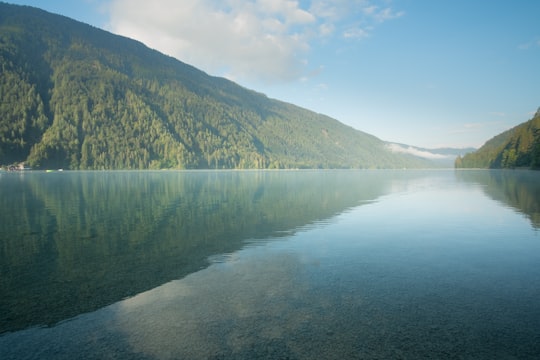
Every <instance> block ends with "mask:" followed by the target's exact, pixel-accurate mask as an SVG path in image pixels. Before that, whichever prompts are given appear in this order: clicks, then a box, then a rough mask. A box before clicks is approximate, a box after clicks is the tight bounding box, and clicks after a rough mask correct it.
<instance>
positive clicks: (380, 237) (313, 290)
mask: <svg viewBox="0 0 540 360" xmlns="http://www.w3.org/2000/svg"><path fill="white" fill-rule="evenodd" d="M63 175H64V174H62V176H63ZM69 175H70V176H74V177H75V179H76V180H70V181H71V184H76V185H73V189H72V190H75V189H76V188H78V187H79V185H80V184H82V183H84V182H85V181H87V180H84V179H85V176H87V175H89V176H90V177H92V176H96V177H97V178H94V179H93V180H91V181H89V182H88V185H87V186H90V188H93V187H95V186H98V185H97V184H100V183H101V180H99V179H100V176H107V177H112V179H116V178H117V179H118V182H116V180H109V182H107V181H106V182H105V183H102V184H101V185H100V186H98V188H99V189H100V190H99V191H97V190H93V191H88V190H84V191H80V192H79V195H77V196H78V197H77V198H76V201H74V202H75V203H79V202H80V201H82V200H81V199H84V207H83V206H75V205H74V204H73V203H69V201H68V200H67V199H68V198H65V199H62V201H59V200H58V199H57V200H56V201H57V204H58V203H62V209H63V210H58V206H52V205H51V204H54V203H55V202H54V201H52V200H51V199H55V198H56V197H58V196H60V195H59V194H64V191H58V192H57V193H56V195H54V196H53V195H51V193H50V192H51V191H42V192H40V191H37V190H36V188H39V187H40V186H44V185H45V184H46V183H47V182H48V181H49V180H44V178H41V179H39V180H40V182H37V181H36V180H32V181H29V180H28V178H27V177H26V175H25V178H24V179H19V178H15V177H13V178H10V179H11V180H9V181H13V182H14V183H16V184H19V185H20V183H24V186H27V187H29V188H32V189H34V191H35V192H34V194H38V193H40V194H41V196H39V198H40V199H41V201H42V202H43V206H42V208H41V209H42V210H41V211H44V212H47V211H48V212H50V213H54V214H55V215H56V217H55V218H54V221H53V220H51V218H50V217H47V216H45V215H43V214H42V215H41V217H37V216H35V217H34V219H33V220H32V222H29V223H32V224H36V223H40V221H41V223H43V224H48V225H49V227H48V229H53V230H54V231H53V232H52V233H51V234H49V235H47V236H46V237H45V236H44V235H43V239H42V242H43V243H46V239H49V240H51V241H53V244H54V246H53V245H50V246H51V247H53V248H58V247H59V244H63V245H64V246H68V245H67V244H68V243H69V240H68V238H69V237H68V235H67V234H65V235H63V236H62V235H60V234H59V233H61V231H60V229H62V231H68V230H70V231H75V229H80V231H82V233H83V234H88V233H90V234H92V231H94V233H95V234H98V235H96V236H93V237H92V236H91V237H90V238H91V239H94V240H93V241H94V242H95V243H96V244H98V245H99V246H98V247H97V249H94V250H93V251H94V252H93V253H92V251H90V250H91V249H92V248H91V246H90V245H89V244H88V241H87V240H85V238H83V237H82V236H80V234H79V233H77V232H74V233H73V234H77V235H76V236H72V238H71V241H73V242H75V243H82V244H85V245H84V246H82V247H81V250H80V251H81V253H78V254H77V253H75V255H72V257H73V259H76V260H77V262H75V260H73V259H72V260H71V262H69V261H66V260H65V259H64V258H63V257H62V256H63V255H64V254H66V253H68V252H61V251H57V252H56V254H57V255H56V257H53V258H52V259H50V260H49V262H52V263H54V266H55V267H56V269H57V270H56V271H55V272H53V271H51V272H50V273H44V274H45V275H48V276H44V279H43V280H41V277H40V276H39V275H38V274H34V275H33V276H30V275H29V274H30V273H31V272H32V270H28V269H25V268H24V269H22V268H21V273H20V274H16V270H17V269H18V268H17V267H16V266H14V264H15V263H16V262H17V261H18V262H21V260H20V259H19V260H17V258H16V257H13V259H12V260H10V261H11V263H10V264H11V265H12V266H13V267H12V268H9V267H8V266H5V265H4V262H2V265H1V266H3V268H2V274H4V273H8V274H10V271H11V276H12V277H11V279H12V280H13V279H15V275H17V276H19V278H20V279H24V280H25V281H24V282H23V283H22V284H20V285H19V287H20V288H24V287H25V286H29V288H28V289H24V290H20V289H19V290H18V289H17V287H16V284H15V280H13V281H12V283H9V282H5V281H4V280H1V281H2V293H4V289H6V290H9V291H11V290H13V291H14V292H13V294H15V295H13V299H16V296H18V295H22V296H24V295H25V294H27V293H28V292H31V291H37V290H38V289H39V286H37V285H36V284H33V285H31V284H32V281H30V280H34V281H35V282H37V283H39V282H40V281H43V283H42V284H41V285H40V286H50V287H52V288H55V289H56V291H58V292H63V291H64V292H66V294H67V291H69V290H70V289H71V288H74V289H80V288H83V286H86V287H90V288H91V289H92V290H91V291H92V292H95V294H93V295H92V294H90V295H91V296H89V298H90V299H92V300H90V301H89V303H91V302H92V301H95V302H96V307H95V308H94V309H91V308H90V307H89V308H87V309H86V310H85V311H80V312H78V313H77V314H78V315H77V314H75V315H77V316H75V317H73V318H71V319H69V320H68V321H63V322H61V323H59V324H56V325H55V326H51V327H34V328H28V329H25V330H21V331H13V329H8V331H10V332H7V333H4V334H3V335H2V336H0V355H2V359H20V358H40V359H70V358H73V357H79V358H86V359H101V358H129V359H178V358H180V359H253V358H268V359H287V358H288V359H313V358H319V359H334V358H340V359H341V358H358V359H374V358H475V359H492V358H523V359H529V358H530V359H533V358H535V357H536V356H537V355H538V354H539V353H540V341H539V340H540V338H539V337H540V335H539V334H540V303H539V302H538V301H537V299H538V298H539V296H540V268H539V267H538V264H539V263H540V242H539V241H538V238H537V233H536V230H535V228H534V227H533V226H531V220H532V219H534V218H535V215H534V214H535V212H534V211H532V212H530V211H531V209H536V207H535V205H534V204H536V203H537V201H538V199H537V198H535V195H534V194H537V193H535V191H536V190H534V189H535V187H534V185H533V184H534V183H540V182H538V181H536V182H535V181H531V179H539V176H540V174H538V173H530V172H527V173H521V172H508V173H502V172H487V171H486V172H471V171H468V172H465V171H464V172H461V171H458V172H454V171H425V172H424V171H337V172H330V171H306V172H303V171H300V172H193V173H144V172H143V173H106V174H100V173H89V174H88V173H74V174H69ZM2 176H4V175H2ZM10 176H11V175H10ZM130 176H133V179H132V180H127V178H128V177H130ZM190 177H191V179H187V178H190ZM520 177H523V180H520V179H519V178H520ZM15 179H18V180H15ZM36 179H37V178H36ZM66 179H67V178H66ZM166 179H167V180H166ZM3 181H5V178H4V177H2V178H0V182H3ZM58 181H60V185H61V186H58V185H56V186H52V185H49V186H51V188H49V189H57V188H59V187H60V188H68V189H69V185H68V184H70V182H68V181H66V180H61V179H58ZM61 181H66V182H65V183H63V182H61ZM122 182H124V183H125V185H122ZM114 184H116V185H114ZM520 184H522V185H520ZM110 185H114V186H113V187H114V189H109V186H110ZM20 186H22V185H20ZM137 189H141V190H139V191H137ZM152 189H153V190H152ZM509 189H512V191H510V190H509ZM101 192H103V193H106V194H108V195H107V197H110V199H111V203H112V204H114V205H113V206H112V209H108V208H107V206H105V205H97V204H93V202H94V201H96V200H92V201H91V200H90V199H92V197H89V196H82V195H80V194H81V193H82V194H96V195H97V194H98V193H101ZM117 193H119V194H121V195H120V198H119V199H117V200H116V201H114V200H112V199H114V196H115V195H117ZM515 194H520V195H519V196H513V195H515ZM526 194H530V196H531V197H532V199H530V198H529V199H527V195H526ZM5 195H6V196H9V195H8V194H5ZM510 195H512V196H510ZM33 196H35V197H36V198H38V196H37V195H33ZM131 196H133V197H134V199H129V198H130V197H131ZM27 198H29V196H28V195H27ZM43 199H48V201H49V202H46V201H47V200H43ZM494 200H495V201H494ZM2 201H4V200H2ZM100 201H101V200H100ZM98 202H99V201H98ZM522 203H524V204H526V205H520V204H522ZM144 204H147V205H144ZM150 204H153V205H152V206H150ZM501 205H502V206H501ZM520 206H522V207H520ZM69 208H71V209H73V208H77V209H79V212H78V213H77V215H73V211H68V210H67V209H69ZM152 208H153V209H152ZM98 209H99V210H98ZM83 210H84V211H83ZM27 211H28V210H27ZM54 211H56V212H54ZM85 211H86V212H85ZM119 211H120V212H122V211H123V212H124V213H123V215H119V214H118V212H119ZM38 212H39V211H36V213H38ZM101 212H103V215H102V214H101ZM60 213H65V215H62V216H60V215H59V214H60ZM69 214H71V216H72V217H71V218H69ZM82 214H85V215H84V216H83V215H82ZM523 214H525V216H524V215H523ZM124 217H127V218H128V219H124V220H119V219H123V218H124ZM132 217H135V218H136V221H134V220H133V219H132ZM81 218H84V219H85V220H81ZM95 218H100V219H102V222H103V223H105V224H107V225H106V226H109V227H108V228H107V229H108V230H110V231H112V234H113V235H114V239H116V240H113V239H110V240H108V239H107V238H106V236H105V235H101V232H99V231H98V230H96V229H93V228H92V226H91V225H89V224H92V223H93V221H90V220H91V219H95ZM118 221H123V223H121V224H120V225H119V229H116V227H115V226H114V224H116V222H118ZM51 223H53V224H55V225H54V226H52V225H51ZM145 223H146V225H145ZM122 224H123V225H122ZM2 226H3V225H2ZM100 226H103V225H102V224H100ZM43 227H44V228H46V227H45V226H43ZM94 227H95V228H97V225H94ZM115 229H116V230H115ZM83 230H84V231H83ZM2 231H7V230H4V227H2ZM32 231H33V232H35V230H30V231H29V233H32ZM77 231H79V230H77ZM103 234H106V232H103ZM34 236H36V237H37V238H39V236H38V235H34ZM40 239H41V238H40ZM81 239H82V240H81ZM2 240H3V241H4V232H2ZM60 240H61V241H60ZM26 241H29V238H26ZM62 241H64V242H65V243H63V242H62ZM85 241H86V242H85ZM9 243H10V242H8V241H6V242H5V244H9ZM104 244H108V246H104ZM79 246H80V245H79ZM36 248H37V249H40V247H38V246H36ZM43 248H46V247H42V248H41V249H43ZM71 248H76V249H78V247H75V245H71ZM3 249H10V247H9V246H3ZM3 251H5V250H3ZM71 251H72V253H71V254H73V250H71ZM43 253H45V254H47V253H46V252H42V254H43ZM54 253H55V252H53V251H51V252H50V254H54ZM85 253H88V254H89V255H90V256H89V257H88V258H86V257H85V256H84V254H85ZM2 254H3V256H4V254H5V253H2ZM27 256H30V255H27ZM49 256H50V255H49ZM109 257H112V259H108V258H109ZM3 259H4V258H3ZM5 259H7V257H6V258H5ZM32 259H33V260H36V259H37V257H36V256H34V257H33V258H32ZM100 259H101V262H100ZM85 261H86V262H85ZM23 263H24V264H27V265H28V266H30V261H27V262H26V263H25V262H23ZM78 263H80V264H81V265H82V269H79V270H77V269H70V268H69V266H75V265H77V264H78ZM100 263H102V266H103V270H101V271H100V266H101V265H100ZM48 266H50V267H51V268H52V267H53V266H52V265H51V264H49V265H48ZM63 266H66V268H65V269H64V268H63ZM30 267H31V266H30ZM45 268H46V267H45ZM4 269H7V270H4ZM83 269H86V270H88V271H89V272H88V273H86V274H85V275H84V276H83V275H82V270H83ZM23 270H24V271H26V272H27V273H25V272H24V271H23ZM70 271H72V272H74V273H75V274H78V273H77V271H81V274H78V277H74V278H73V279H76V280H77V281H78V282H81V283H82V285H81V284H78V285H79V286H78V287H77V286H74V285H73V284H71V283H69V282H68V283H60V284H55V283H54V281H52V280H51V279H54V277H53V276H52V274H59V275H62V276H63V277H59V278H56V279H57V280H56V281H59V280H58V279H62V280H64V279H65V277H66V276H67V275H66V274H69V272H70ZM111 271H117V272H118V274H117V275H116V276H112V274H110V272H111ZM92 272H96V273H92ZM85 281H86V283H84V282H85ZM123 282H125V283H126V284H123ZM4 283H7V284H8V285H9V284H10V285H11V286H12V288H9V289H8V288H6V287H5V285H4ZM32 286H33V287H32ZM114 287H120V288H121V291H123V292H126V291H127V290H126V289H129V288H130V287H131V288H132V289H133V290H134V291H136V292H133V293H131V294H129V295H127V296H128V298H126V299H124V300H122V301H119V300H121V299H122V298H118V299H116V300H114V299H112V296H111V295H110V294H107V295H104V294H101V292H106V293H113V294H116V295H118V294H120V291H118V292H117V290H116V289H114ZM17 291H19V293H17ZM80 291H81V290H79V293H78V295H77V297H75V298H74V299H73V300H72V301H71V302H70V301H67V300H66V302H65V304H67V306H70V307H72V308H73V307H75V308H76V307H77V306H81V305H79V304H80V303H81V302H83V301H82V300H81V299H82V298H83V296H82V295H81V293H80ZM6 293H7V292H6ZM10 294H11V292H10ZM36 296H39V297H42V298H44V299H46V298H47V297H48V296H50V297H51V298H50V299H48V301H49V303H51V304H52V303H53V302H54V301H57V300H58V295H49V294H41V293H36ZM124 297H125V296H124ZM23 299H24V298H23V297H21V298H19V299H17V301H22V300H23ZM1 301H4V303H3V305H2V306H6V307H7V305H6V304H7V301H6V300H1ZM12 301H14V302H15V300H12ZM99 302H108V303H110V304H111V305H108V306H104V305H103V304H102V305H97V303H99ZM113 302H114V303H113ZM28 303H29V304H31V302H30V301H29V302H28ZM86 306H88V304H86ZM29 309H30V310H32V309H33V308H32V307H30V308H29ZM2 310H3V309H2ZM30 310H28V309H27V310H26V311H29V312H30ZM93 310H96V311H93ZM18 311H19V312H20V313H21V314H23V313H24V311H25V309H24V308H22V307H21V308H19V310H18ZM43 311H45V312H46V311H49V309H46V308H43ZM55 311H57V310H55V309H54V306H53V307H52V308H51V309H50V312H51V313H53V312H55ZM72 311H73V312H76V311H75V310H72ZM88 311H92V312H88ZM83 312H84V313H83ZM2 314H4V312H2ZM59 314H63V315H64V316H65V314H64V313H61V312H59ZM11 316H12V318H13V319H14V318H17V316H19V314H18V313H16V312H12V313H11ZM70 316H71V315H70ZM58 317H61V316H60V315H58ZM62 319H66V318H62ZM62 319H58V320H62ZM58 320H56V321H58ZM19 324H21V323H20V322H16V321H13V322H12V323H11V325H12V326H14V325H17V326H18V325H19ZM32 324H43V322H41V323H40V322H37V323H32V322H30V323H29V324H26V325H20V326H21V327H23V326H25V327H27V326H29V325H32Z"/></svg>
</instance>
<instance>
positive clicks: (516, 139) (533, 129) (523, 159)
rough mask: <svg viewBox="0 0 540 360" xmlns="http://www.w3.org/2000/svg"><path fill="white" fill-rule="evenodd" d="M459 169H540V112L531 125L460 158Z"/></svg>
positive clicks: (515, 129)
mask: <svg viewBox="0 0 540 360" xmlns="http://www.w3.org/2000/svg"><path fill="white" fill-rule="evenodd" d="M456 167H457V168H491V169H507V168H516V167H527V168H532V169H540V109H538V111H537V112H536V114H535V115H534V117H533V118H532V119H530V120H529V121H527V122H525V123H523V124H520V125H518V126H516V127H514V128H512V129H510V130H508V131H505V132H503V133H501V134H499V135H497V136H495V137H494V138H492V139H491V140H489V141H487V142H486V143H485V144H484V145H483V146H482V147H481V148H480V149H478V150H477V151H475V152H473V153H470V154H467V155H465V156H464V157H463V158H461V157H458V158H457V159H456Z"/></svg>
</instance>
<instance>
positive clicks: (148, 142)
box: [0, 3, 430, 169]
mask: <svg viewBox="0 0 540 360" xmlns="http://www.w3.org/2000/svg"><path fill="white" fill-rule="evenodd" d="M0 71H1V74H0V99H1V103H0V164H4V165H6V164H12V163H18V162H25V163H26V164H27V165H29V166H31V167H33V168H38V169H39V168H65V169H147V168H153V169H158V168H176V169H183V168H396V167H398V168H402V167H426V166H430V162H429V161H427V160H423V159H419V158H416V157H414V156H411V155H407V154H395V153H392V152H390V151H389V150H388V149H386V147H385V145H384V142H382V141H381V140H379V139H378V138H376V137H374V136H371V135H369V134H366V133H363V132H361V131H358V130H355V129H352V128H351V127H348V126H346V125H344V124H342V123H340V122H338V121H337V120H334V119H331V118H329V117H327V116H324V115H321V114H316V113H314V112H311V111H308V110H306V109H302V108H299V107H297V106H294V105H291V104H287V103H283V102H280V101H277V100H273V99H269V98H267V97H266V96H264V95H262V94H260V93H257V92H254V91H251V90H248V89H245V88H243V87H241V86H239V85H237V84H235V83H233V82H231V81H228V80H226V79H223V78H217V77H212V76H209V75H207V74H205V73H203V72H202V71H199V70H197V69H196V68H194V67H192V66H189V65H187V64H184V63H182V62H180V61H178V60H176V59H173V58H171V57H168V56H165V55H163V54H160V53H158V52H157V51H154V50H151V49H149V48H147V47H146V46H144V45H143V44H141V43H139V42H137V41H134V40H131V39H127V38H124V37H121V36H116V35H113V34H110V33H108V32H106V31H103V30H100V29H97V28H94V27H91V26H89V25H86V24H82V23H79V22H76V21H74V20H71V19H69V18H66V17H62V16H59V15H54V14H50V13H47V12H45V11H42V10H39V9H36V8H31V7H26V6H15V5H8V4H5V3H0Z"/></svg>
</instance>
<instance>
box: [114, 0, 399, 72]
mask: <svg viewBox="0 0 540 360" xmlns="http://www.w3.org/2000/svg"><path fill="white" fill-rule="evenodd" d="M387 2H388V1H387V0H311V1H306V2H299V1H296V0H182V1H176V0H153V1H147V0H110V4H109V6H108V11H109V15H110V23H109V25H108V29H109V30H111V31H112V32H115V33H118V34H121V35H124V36H128V37H131V38H134V39H137V40H140V41H142V42H143V43H145V44H146V45H148V46H149V47H152V48H155V49H157V50H159V51H161V52H164V53H166V54H168V55H171V56H174V57H176V58H178V59H179V60H181V61H184V62H187V63H189V64H192V65H194V66H196V67H199V68H201V69H203V70H205V71H207V72H209V73H211V74H213V75H221V76H223V75H225V74H228V76H229V77H230V78H232V79H235V80H241V79H248V80H256V81H261V80H262V81H265V82H282V81H291V80H298V79H301V78H303V77H305V76H306V73H309V72H310V71H311V69H310V68H309V67H317V66H318V65H319V64H315V65H312V64H310V62H309V61H308V58H309V51H310V49H311V46H312V42H313V41H315V40H317V39H318V38H321V39H323V38H326V39H328V38H330V37H332V36H343V37H345V38H347V39H362V38H365V37H368V36H369V34H370V32H372V31H373V28H374V25H375V24H376V23H380V22H382V21H386V20H389V19H392V18H395V17H399V16H401V15H402V13H399V12H394V11H393V10H392V9H391V8H389V7H384V8H381V7H379V6H378V4H377V3H387Z"/></svg>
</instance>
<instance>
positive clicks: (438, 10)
mask: <svg viewBox="0 0 540 360" xmlns="http://www.w3.org/2000/svg"><path fill="white" fill-rule="evenodd" d="M8 1H9V0H8ZM9 2H11V3H16V4H22V5H31V6H36V7H39V8H42V9H44V10H47V11H50V12H54V13H59V14H62V15H65V16H68V17H71V18H74V19H76V20H79V21H83V22H86V23H89V24H92V25H94V26H97V27H100V28H103V29H105V30H108V31H111V32H113V33H116V34H121V35H124V36H128V37H131V38H134V39H137V40H139V41H142V42H143V43H145V44H146V45H148V46H149V47H151V48H155V49H157V50H159V51H161V52H163V53H166V54H168V55H171V56H174V57H176V58H178V59H179V60H181V61H184V62H187V63H189V64H191V65H194V66H196V67H198V68H200V69H202V70H204V71H206V72H207V73H209V74H211V75H215V76H224V77H227V78H229V79H231V80H233V81H236V82H237V83H239V84H241V85H243V86H245V87H248V88H251V89H254V90H256V91H259V92H262V93H265V94H266V95H268V96H269V97H272V98H276V99H279V100H283V101H287V102H290V103H294V104H296V105H299V106H302V107H305V108H308V109H311V110H314V111H316V112H319V113H323V114H326V115H329V116H331V117H333V118H336V119H338V120H339V121H341V122H343V123H346V124H348V125H350V126H352V127H354V128H356V129H359V130H362V131H365V132H367V133H370V134H373V135H375V136H377V137H379V138H381V139H382V140H386V141H392V142H399V143H405V144H408V145H415V146H421V147H428V148H436V147H443V146H453V147H466V146H474V147H479V146H481V145H482V144H483V143H484V142H485V141H487V140H489V139H490V138H491V137H493V136H495V135H497V134H499V133H501V132H502V131H505V130H507V129H509V128H511V127H513V126H515V125H517V124H520V123H522V122H525V121H526V120H528V119H530V118H531V117H532V116H533V114H534V112H535V111H536V110H537V108H538V107H539V106H540V26H538V17H539V15H540V1H536V0H506V1H503V0H348V1H347V0H310V1H308V0H301V1H293V0H182V1H177V0H152V1H148V0H47V1H45V0H42V1H39V0H18V1H14V0H11V1H9Z"/></svg>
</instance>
